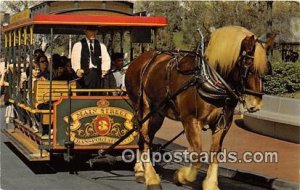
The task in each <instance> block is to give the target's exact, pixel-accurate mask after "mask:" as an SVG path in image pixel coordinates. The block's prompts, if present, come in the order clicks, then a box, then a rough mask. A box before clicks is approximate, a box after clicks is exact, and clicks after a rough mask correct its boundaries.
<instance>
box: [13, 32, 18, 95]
mask: <svg viewBox="0 0 300 190" xmlns="http://www.w3.org/2000/svg"><path fill="white" fill-rule="evenodd" d="M16 43H17V32H16V30H14V31H13V47H12V52H13V56H12V62H13V80H12V89H13V91H12V97H13V98H14V99H15V98H16V84H17V83H16V74H17V72H16V61H17V59H16V49H17V48H16Z"/></svg>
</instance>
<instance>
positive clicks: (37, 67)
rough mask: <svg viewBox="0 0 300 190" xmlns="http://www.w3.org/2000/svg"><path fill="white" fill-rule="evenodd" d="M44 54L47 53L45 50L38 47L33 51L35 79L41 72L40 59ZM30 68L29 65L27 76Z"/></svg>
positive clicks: (33, 75) (33, 73)
mask: <svg viewBox="0 0 300 190" xmlns="http://www.w3.org/2000/svg"><path fill="white" fill-rule="evenodd" d="M42 55H45V54H44V51H43V50H41V49H36V50H34V52H33V66H32V77H33V78H34V80H35V79H36V78H37V77H38V75H39V72H40V65H39V59H40V57H41V56H42ZM29 69H30V67H27V69H26V75H27V78H29Z"/></svg>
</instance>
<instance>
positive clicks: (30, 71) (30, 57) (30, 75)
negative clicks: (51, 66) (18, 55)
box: [28, 26, 33, 108]
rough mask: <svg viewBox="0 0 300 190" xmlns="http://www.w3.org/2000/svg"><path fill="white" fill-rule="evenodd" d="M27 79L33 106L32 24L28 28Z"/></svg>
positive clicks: (30, 101) (30, 100) (30, 102)
mask: <svg viewBox="0 0 300 190" xmlns="http://www.w3.org/2000/svg"><path fill="white" fill-rule="evenodd" d="M29 59H30V63H29V80H28V89H29V104H30V106H31V107H32V108H33V100H32V98H33V95H32V69H33V26H30V28H29Z"/></svg>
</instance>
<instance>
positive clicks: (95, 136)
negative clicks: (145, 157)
mask: <svg viewBox="0 0 300 190" xmlns="http://www.w3.org/2000/svg"><path fill="white" fill-rule="evenodd" d="M71 105H72V109H71V117H72V122H71V128H70V139H71V141H73V142H74V144H75V148H78V147H81V148H84V147H92V146H93V147H94V146H101V148H106V147H108V146H109V145H111V144H113V143H114V142H116V141H117V140H118V139H119V138H120V137H121V136H123V135H124V134H126V132H127V131H129V130H130V129H132V127H133V125H134V114H133V111H132V109H131V107H130V105H128V103H127V102H126V101H125V100H124V99H122V98H121V97H120V98H118V97H117V99H116V97H107V96H106V97H105V99H104V98H103V99H99V98H97V97H95V98H90V97H87V98H80V99H77V98H76V99H72V101H71ZM69 107H70V106H69V100H68V99H67V98H66V99H65V98H64V99H62V101H61V102H58V103H56V105H55V106H54V109H55V112H54V119H55V120H54V133H55V135H54V138H55V139H54V143H55V144H54V146H64V142H65V141H66V139H67V137H68V136H67V135H68V126H69V122H68V118H69V113H70V111H69V110H70V109H69ZM137 140H138V135H137V133H136V132H134V133H133V134H132V135H130V136H129V137H128V138H127V139H125V140H124V141H123V142H122V143H121V145H120V146H119V148H126V147H132V146H133V145H136V144H137ZM95 148H96V147H95Z"/></svg>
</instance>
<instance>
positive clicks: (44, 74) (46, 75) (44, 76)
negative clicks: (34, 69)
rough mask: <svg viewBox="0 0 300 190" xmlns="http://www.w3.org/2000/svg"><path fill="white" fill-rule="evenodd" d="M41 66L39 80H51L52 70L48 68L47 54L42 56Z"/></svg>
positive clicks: (40, 59)
mask: <svg viewBox="0 0 300 190" xmlns="http://www.w3.org/2000/svg"><path fill="white" fill-rule="evenodd" d="M39 67H40V73H39V75H38V80H49V79H50V72H49V70H48V67H49V62H48V59H47V57H46V56H45V55H42V56H40V58H39Z"/></svg>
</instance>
